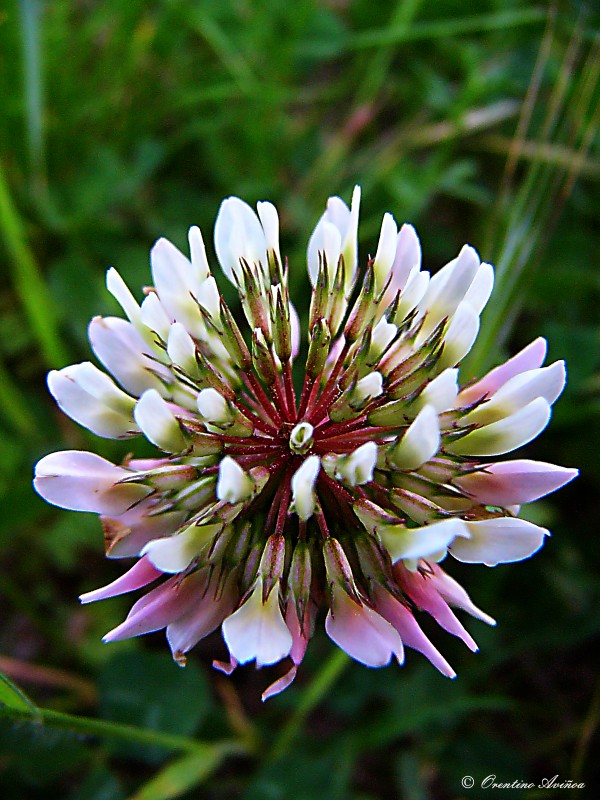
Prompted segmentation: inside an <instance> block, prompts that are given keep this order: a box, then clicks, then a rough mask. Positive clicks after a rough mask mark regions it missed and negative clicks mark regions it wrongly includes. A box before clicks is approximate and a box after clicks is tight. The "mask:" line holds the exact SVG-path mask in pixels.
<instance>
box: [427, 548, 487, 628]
mask: <svg viewBox="0 0 600 800" xmlns="http://www.w3.org/2000/svg"><path fill="white" fill-rule="evenodd" d="M424 563H425V566H426V567H427V569H428V570H429V571H430V573H431V574H430V577H429V580H430V581H431V582H432V583H433V584H434V585H435V587H436V589H437V591H438V592H439V594H440V596H441V597H443V598H444V600H445V601H446V602H447V603H448V604H449V605H451V606H454V607H455V608H460V609H462V610H463V611H466V612H467V613H468V614H470V615H471V616H472V617H475V618H476V619H480V620H482V621H483V622H486V623H487V624H488V625H495V624H496V620H495V619H493V618H492V617H490V616H489V614H486V613H485V611H482V610H481V609H480V608H477V606H476V605H475V604H474V603H473V601H472V600H471V598H470V597H469V595H468V594H467V593H466V591H465V590H464V589H463V587H462V586H461V585H460V583H458V581H455V580H454V578H451V577H450V575H448V574H447V573H446V572H444V570H443V569H442V568H441V567H440V566H439V564H433V563H432V564H429V563H427V562H424Z"/></svg>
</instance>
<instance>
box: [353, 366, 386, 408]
mask: <svg viewBox="0 0 600 800" xmlns="http://www.w3.org/2000/svg"><path fill="white" fill-rule="evenodd" d="M382 392H383V377H382V375H381V373H380V372H369V374H368V375H365V377H364V378H361V379H360V380H359V381H358V383H357V384H356V386H355V387H354V390H353V392H352V401H351V402H352V404H356V405H365V403H367V402H368V401H369V400H372V399H373V398H374V397H379V395H380V394H381V393H382Z"/></svg>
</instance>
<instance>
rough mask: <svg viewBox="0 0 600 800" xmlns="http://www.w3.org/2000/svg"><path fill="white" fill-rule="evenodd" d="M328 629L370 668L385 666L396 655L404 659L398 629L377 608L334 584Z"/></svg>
mask: <svg viewBox="0 0 600 800" xmlns="http://www.w3.org/2000/svg"><path fill="white" fill-rule="evenodd" d="M325 630H326V631H327V634H328V636H329V638H330V639H332V640H333V641H334V642H335V643H336V644H337V646H338V647H341V648H342V650H344V651H345V652H346V653H348V655H349V656H351V657H352V658H354V659H355V660H356V661H360V662H361V663H362V664H365V665H366V666H367V667H384V666H386V664H389V663H390V660H391V658H392V656H394V657H395V658H396V660H397V661H398V663H399V664H401V663H402V662H403V661H404V648H403V646H402V639H401V638H400V636H399V635H398V632H397V631H396V630H395V629H394V628H393V627H392V625H390V623H389V622H387V621H386V620H385V619H384V618H383V617H381V616H380V615H379V614H378V613H377V612H376V611H373V609H371V608H369V607H368V606H365V605H359V604H358V603H356V602H355V601H354V600H352V599H351V598H350V597H349V596H348V595H347V594H346V592H345V591H344V590H343V589H342V588H340V587H339V586H334V587H333V602H332V606H331V609H330V611H329V613H328V614H327V619H326V620H325Z"/></svg>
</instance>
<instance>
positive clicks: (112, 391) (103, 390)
mask: <svg viewBox="0 0 600 800" xmlns="http://www.w3.org/2000/svg"><path fill="white" fill-rule="evenodd" d="M48 388H49V389H50V392H51V394H52V395H53V397H54V399H55V400H56V402H57V403H58V405H59V407H60V408H61V409H62V410H63V411H64V412H65V414H68V415H69V416H70V417H71V419H73V420H75V422H78V423H79V424H80V425H83V426H84V427H86V428H88V429H89V430H91V431H92V432H93V433H95V434H96V435H97V436H104V437H106V438H109V439H118V438H121V437H124V436H130V435H131V434H133V433H136V432H137V430H138V427H137V425H136V424H135V422H134V421H133V417H132V411H133V406H134V404H135V400H134V399H133V398H132V397H130V396H129V395H127V394H125V392H122V391H121V389H119V388H118V387H117V386H116V385H115V384H114V383H113V381H112V380H111V379H110V378H109V377H108V375H106V374H105V373H104V372H101V371H100V370H99V369H97V367H95V366H94V365H93V364H90V363H89V362H84V363H83V364H73V365H71V366H69V367H64V368H63V369H61V370H58V371H56V370H53V371H52V372H50V373H49V374H48Z"/></svg>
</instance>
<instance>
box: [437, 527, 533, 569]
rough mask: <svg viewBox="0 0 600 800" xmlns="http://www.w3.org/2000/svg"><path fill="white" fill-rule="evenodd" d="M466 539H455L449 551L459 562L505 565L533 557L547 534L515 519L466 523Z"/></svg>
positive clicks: (491, 565)
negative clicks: (467, 534) (467, 533)
mask: <svg viewBox="0 0 600 800" xmlns="http://www.w3.org/2000/svg"><path fill="white" fill-rule="evenodd" d="M465 524H466V526H467V529H468V531H469V538H462V539H456V540H455V541H454V542H453V543H452V544H451V545H450V546H449V548H448V549H449V550H450V552H451V553H452V555H453V556H454V558H456V559H458V561H464V562H466V563H467V564H486V565H487V566H488V567H495V566H496V564H506V563H508V562H511V561H521V560H522V559H524V558H529V556H531V555H533V554H534V553H535V552H536V551H537V550H539V549H540V547H541V546H542V545H543V543H544V539H545V538H546V536H548V535H549V531H547V530H546V529H545V528H540V527H539V526H538V525H534V524H533V523H532V522H527V520H524V519H517V518H516V517H498V518H495V519H485V520H477V521H474V522H470V521H468V522H466V523H465Z"/></svg>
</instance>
